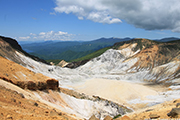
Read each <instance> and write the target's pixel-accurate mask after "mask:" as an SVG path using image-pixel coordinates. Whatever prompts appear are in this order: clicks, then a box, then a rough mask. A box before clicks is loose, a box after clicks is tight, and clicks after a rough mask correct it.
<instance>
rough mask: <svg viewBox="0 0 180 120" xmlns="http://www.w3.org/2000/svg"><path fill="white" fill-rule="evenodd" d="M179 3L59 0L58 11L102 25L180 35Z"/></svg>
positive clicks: (161, 0) (173, 0) (176, 0)
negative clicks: (128, 26)
mask: <svg viewBox="0 0 180 120" xmlns="http://www.w3.org/2000/svg"><path fill="white" fill-rule="evenodd" d="M179 5H180V1H179V0H73V1H72V0H56V7H55V8H54V10H55V11H56V12H59V13H66V14H69V13H73V14H75V15H76V16H77V17H78V19H80V20H83V19H89V20H92V21H94V22H99V23H108V24H113V23H121V22H122V21H121V20H124V21H126V22H127V23H129V24H133V25H134V26H135V27H138V28H143V29H146V30H172V31H173V32H180V15H179V14H180V7H179Z"/></svg>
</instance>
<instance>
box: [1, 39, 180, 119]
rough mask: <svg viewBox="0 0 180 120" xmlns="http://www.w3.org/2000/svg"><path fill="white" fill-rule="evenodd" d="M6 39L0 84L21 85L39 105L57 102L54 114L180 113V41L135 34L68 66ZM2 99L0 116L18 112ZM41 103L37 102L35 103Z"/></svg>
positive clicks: (143, 116) (79, 116) (128, 115)
mask: <svg viewBox="0 0 180 120" xmlns="http://www.w3.org/2000/svg"><path fill="white" fill-rule="evenodd" d="M3 39H4V38H2V37H1V39H0V40H1V41H0V46H1V49H0V54H1V56H2V57H0V66H1V70H0V78H1V80H0V83H1V84H0V86H2V89H4V90H7V91H10V92H7V93H8V94H12V93H13V92H12V91H16V92H17V93H18V94H20V95H22V94H23V96H24V98H22V100H23V99H25V100H26V101H32V100H34V101H33V102H36V103H37V104H38V105H40V104H43V105H45V106H46V107H45V106H43V105H42V106H43V107H40V106H41V105H40V106H39V107H40V108H38V109H41V108H53V109H54V111H56V112H55V114H54V115H55V116H53V117H55V118H54V119H58V117H66V119H91V120H92V119H96V118H97V119H110V118H113V117H115V118H116V117H119V118H116V119H119V120H120V119H154V118H155V119H157V118H162V119H165V118H177V117H179V116H178V115H179V113H180V112H178V110H179V105H178V104H179V102H178V101H179V98H180V86H179V83H180V81H179V80H180V79H179V77H180V76H179V68H180V67H179V63H180V61H179V49H180V42H179V41H172V42H167V43H161V42H154V41H151V40H147V39H133V40H131V41H126V42H121V43H116V44H115V45H114V46H113V49H109V50H107V51H106V52H105V53H103V54H102V55H100V56H99V57H96V58H94V59H92V60H90V61H89V62H87V63H86V64H84V65H82V66H80V67H78V68H75V69H69V68H62V67H59V66H52V65H47V64H44V63H42V62H39V61H36V60H33V59H32V58H31V57H30V56H26V55H25V53H23V52H22V51H20V50H18V49H16V48H14V47H12V46H11V45H12V44H9V43H8V42H6V41H5V40H3ZM9 48H10V49H9ZM3 57H4V58H3ZM5 58H6V59H5ZM8 59H9V60H8ZM12 86H13V87H12ZM8 89H10V90H8ZM21 93H22V94H21ZM1 94H3V95H4V91H1ZM5 98H6V97H4V98H1V100H2V101H3V100H4V101H5V100H6V99H5ZM9 99H11V98H10V97H9V98H8V100H9ZM17 99H18V101H21V99H19V98H17ZM15 101H16V100H15ZM9 103H10V104H11V102H9ZM3 104H4V106H0V108H2V109H3V110H5V112H2V113H1V117H3V118H5V117H12V118H16V117H15V116H14V112H13V113H12V114H11V115H9V114H10V110H9V109H8V107H5V104H8V103H5V102H3ZM14 104H15V108H16V106H17V104H16V102H15V103H13V105H14ZM37 104H36V105H35V104H32V107H33V109H34V106H36V107H37ZM33 105H34V106H33ZM22 107H23V106H22ZM25 108H26V107H25ZM18 109H22V108H21V107H20V106H18V108H17V109H14V111H15V112H19V114H18V115H19V117H20V116H22V117H25V115H26V114H25V113H23V112H20V110H18ZM27 109H29V108H27ZM172 109H173V111H171V110H172ZM40 111H41V110H40ZM52 111H53V110H52ZM57 111H60V113H61V114H60V113H59V112H57ZM170 111H171V112H170ZM174 111H176V112H177V113H173V112H174ZM41 113H42V114H41ZM46 113H47V114H46ZM49 113H51V110H50V111H47V112H45V113H43V112H40V115H43V116H40V117H41V119H45V118H47V119H48V117H51V116H50V114H49ZM174 114H175V115H174ZM176 114H177V115H176ZM31 116H36V114H31ZM120 116H122V117H120ZM32 119H36V118H33V117H32ZM62 119H65V118H62Z"/></svg>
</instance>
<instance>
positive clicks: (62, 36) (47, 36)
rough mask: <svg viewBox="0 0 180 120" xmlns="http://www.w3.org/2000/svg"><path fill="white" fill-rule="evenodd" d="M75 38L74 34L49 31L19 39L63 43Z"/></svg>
mask: <svg viewBox="0 0 180 120" xmlns="http://www.w3.org/2000/svg"><path fill="white" fill-rule="evenodd" d="M74 36H75V35H74V34H69V33H67V32H62V31H58V32H54V31H49V32H40V33H39V34H34V33H30V35H29V36H27V37H19V40H62V41H67V40H72V38H73V37H74Z"/></svg>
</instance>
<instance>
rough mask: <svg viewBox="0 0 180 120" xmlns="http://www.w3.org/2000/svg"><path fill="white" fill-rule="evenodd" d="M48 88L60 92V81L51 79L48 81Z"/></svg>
mask: <svg viewBox="0 0 180 120" xmlns="http://www.w3.org/2000/svg"><path fill="white" fill-rule="evenodd" d="M46 83H47V88H48V89H52V90H58V87H59V81H58V80H55V79H49V80H47V81H46Z"/></svg>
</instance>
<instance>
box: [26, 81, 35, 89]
mask: <svg viewBox="0 0 180 120" xmlns="http://www.w3.org/2000/svg"><path fill="white" fill-rule="evenodd" d="M27 89H29V90H36V89H37V87H36V83H34V82H33V81H28V83H27Z"/></svg>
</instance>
